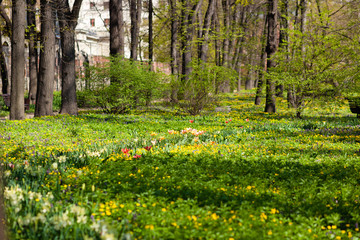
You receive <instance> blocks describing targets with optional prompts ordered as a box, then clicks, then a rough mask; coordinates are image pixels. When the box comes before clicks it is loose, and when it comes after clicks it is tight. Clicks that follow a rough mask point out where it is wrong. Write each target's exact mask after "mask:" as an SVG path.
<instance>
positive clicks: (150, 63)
mask: <svg viewBox="0 0 360 240" xmlns="http://www.w3.org/2000/svg"><path fill="white" fill-rule="evenodd" d="M153 49H154V42H153V2H152V0H149V65H150V70H152V62H153Z"/></svg>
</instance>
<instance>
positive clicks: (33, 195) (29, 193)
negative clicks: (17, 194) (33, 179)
mask: <svg viewBox="0 0 360 240" xmlns="http://www.w3.org/2000/svg"><path fill="white" fill-rule="evenodd" d="M28 195H29V199H30V200H33V199H34V197H35V193H34V192H32V191H29V192H28Z"/></svg>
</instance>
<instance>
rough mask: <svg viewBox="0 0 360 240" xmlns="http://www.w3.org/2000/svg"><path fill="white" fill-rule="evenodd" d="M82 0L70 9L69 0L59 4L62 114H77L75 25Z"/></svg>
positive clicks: (77, 1) (62, 0)
mask: <svg viewBox="0 0 360 240" xmlns="http://www.w3.org/2000/svg"><path fill="white" fill-rule="evenodd" d="M81 3H82V0H75V2H74V5H73V7H72V10H70V5H69V0H61V1H60V3H59V5H58V12H59V19H60V21H59V22H60V36H61V53H62V55H61V64H62V69H61V75H62V81H61V110H60V113H61V114H70V115H77V114H78V107H77V101H76V78H75V77H76V72H75V27H76V25H77V20H78V18H79V12H80V7H81Z"/></svg>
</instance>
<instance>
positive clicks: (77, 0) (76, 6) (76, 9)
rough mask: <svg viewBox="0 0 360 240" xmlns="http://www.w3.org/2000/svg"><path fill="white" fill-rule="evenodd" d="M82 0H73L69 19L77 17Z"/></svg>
mask: <svg viewBox="0 0 360 240" xmlns="http://www.w3.org/2000/svg"><path fill="white" fill-rule="evenodd" d="M82 1H83V0H75V2H74V5H73V9H72V12H71V20H75V21H77V19H78V18H79V13H80V8H81V4H82Z"/></svg>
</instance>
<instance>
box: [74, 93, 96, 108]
mask: <svg viewBox="0 0 360 240" xmlns="http://www.w3.org/2000/svg"><path fill="white" fill-rule="evenodd" d="M76 98H77V104H78V107H79V108H96V107H99V105H98V103H97V100H96V96H95V95H94V91H91V90H84V91H79V92H77V93H76Z"/></svg>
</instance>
